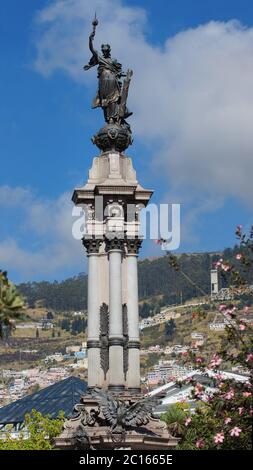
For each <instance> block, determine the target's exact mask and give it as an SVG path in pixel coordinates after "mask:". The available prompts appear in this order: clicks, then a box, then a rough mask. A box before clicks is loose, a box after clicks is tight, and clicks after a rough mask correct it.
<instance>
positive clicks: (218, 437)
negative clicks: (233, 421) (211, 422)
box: [214, 432, 224, 444]
mask: <svg viewBox="0 0 253 470" xmlns="http://www.w3.org/2000/svg"><path fill="white" fill-rule="evenodd" d="M223 441H224V432H218V433H217V434H216V435H215V436H214V442H215V444H219V443H221V444H222V442H223Z"/></svg>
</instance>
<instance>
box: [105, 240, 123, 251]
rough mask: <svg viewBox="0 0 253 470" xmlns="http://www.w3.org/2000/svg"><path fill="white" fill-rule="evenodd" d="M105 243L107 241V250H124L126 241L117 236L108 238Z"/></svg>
mask: <svg viewBox="0 0 253 470" xmlns="http://www.w3.org/2000/svg"><path fill="white" fill-rule="evenodd" d="M105 243H106V251H112V250H121V251H122V252H123V250H124V242H123V240H122V239H120V238H117V237H114V238H106V239H105Z"/></svg>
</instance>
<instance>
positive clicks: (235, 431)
mask: <svg viewBox="0 0 253 470" xmlns="http://www.w3.org/2000/svg"><path fill="white" fill-rule="evenodd" d="M241 432H242V430H241V429H240V428H238V427H237V426H235V427H234V428H233V429H231V431H230V433H229V434H230V436H235V437H238V436H239V435H240V433H241Z"/></svg>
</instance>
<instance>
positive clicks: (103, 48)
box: [101, 44, 111, 57]
mask: <svg viewBox="0 0 253 470" xmlns="http://www.w3.org/2000/svg"><path fill="white" fill-rule="evenodd" d="M101 51H102V54H103V56H104V57H111V46H110V44H102V46H101Z"/></svg>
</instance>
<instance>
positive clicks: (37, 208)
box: [0, 0, 253, 282]
mask: <svg viewBox="0 0 253 470" xmlns="http://www.w3.org/2000/svg"><path fill="white" fill-rule="evenodd" d="M112 5H113V7H115V10H114V9H112V8H111V6H112ZM95 7H96V10H97V14H98V16H99V19H100V18H101V23H100V24H99V28H100V29H99V31H98V37H97V38H96V42H97V45H99V43H100V42H101V40H104V41H106V42H111V44H112V49H113V51H114V52H115V55H116V56H117V58H118V59H119V60H121V61H122V63H123V65H124V66H125V67H126V66H132V67H133V69H134V73H135V74H134V77H133V85H132V87H133V88H132V90H131V91H130V101H131V109H132V110H133V111H134V116H133V118H132V120H131V124H132V128H133V133H134V137H135V141H134V145H133V146H132V147H131V149H129V151H128V154H129V155H130V156H131V157H132V158H133V162H134V166H135V168H136V170H137V174H138V179H139V181H140V182H141V184H142V185H143V186H146V187H151V188H152V189H154V190H155V195H154V199H153V202H175V203H177V202H180V203H181V207H182V242H181V246H180V250H179V251H194V252H195V251H205V250H210V251H214V250H220V249H222V248H224V247H225V246H229V245H231V244H233V243H234V241H235V238H234V228H235V226H236V225H237V224H238V223H242V224H243V225H244V226H245V227H246V228H247V227H248V226H249V225H250V224H251V222H252V196H253V194H252V183H251V175H252V170H253V165H252V160H253V159H252V154H253V152H252V150H253V148H252V147H253V138H252V137H251V134H252V131H251V129H250V120H251V122H252V118H253V116H252V109H253V91H252V78H253V76H252V75H253V62H252V57H253V50H252V49H253V32H252V31H253V30H252V27H253V10H252V2H251V1H250V0H241V1H240V2H238V1H232V0H226V1H225V0H223V1H222V0H219V1H218V0H212V1H209V0H205V2H203V1H202V0H194V1H190V0H177V1H176V0H175V1H174V0H173V1H172V0H170V1H165V0H164V1H162V0H157V1H152V0H148V1H145V2H144V1H137V0H126V1H120V0H104V1H103V2H101V0H94V1H89V0H83V1H82V0H65V1H60V0H36V2H35V1H33V0H24V1H22V2H21V1H20V0H8V1H7V0H6V1H2V2H1V3H0V36H1V37H0V48H1V62H0V73H1V91H0V93H1V97H0V98H1V101H0V103H1V105H0V121H1V126H0V142H1V151H0V152H1V172H0V213H1V226H0V266H1V268H2V269H7V270H8V271H9V275H10V276H11V277H12V278H13V279H14V280H15V281H17V282H20V281H23V280H39V279H49V280H53V279H63V278H65V277H67V276H69V275H75V274H77V273H78V272H80V271H82V270H85V266H86V264H85V263H86V262H85V257H84V252H83V249H82V248H81V246H80V242H77V241H74V240H72V237H71V230H70V229H71V223H70V218H69V214H70V211H71V203H70V202H69V200H70V195H71V192H72V190H73V188H74V187H75V186H78V185H80V184H83V183H84V182H85V180H86V177H87V172H88V169H89V167H90V166H91V162H92V157H94V156H96V153H97V152H96V149H95V147H94V146H93V145H92V143H91V141H90V137H91V136H92V135H93V134H94V133H95V132H96V130H97V129H98V127H100V126H101V125H102V122H103V120H102V114H101V112H100V110H96V111H93V110H91V108H90V106H91V100H92V98H93V95H94V93H95V89H96V73H95V70H93V71H90V72H89V73H86V74H85V72H83V71H82V65H83V64H84V63H86V62H87V61H88V60H89V51H88V48H87V36H88V32H89V30H90V19H92V16H93V13H94V8H95ZM106 7H108V8H106ZM112 11H114V15H112ZM115 12H116V13H115ZM232 20H237V22H232ZM121 30H122V35H121V33H119V31H120V32H121ZM108 36H110V37H108ZM79 45H80V48H79ZM151 110H152V112H151ZM159 254H160V252H159V250H158V248H157V247H156V246H155V245H154V244H153V243H150V242H147V243H146V244H145V246H144V248H143V250H142V254H141V256H143V257H144V256H149V255H152V256H154V255H159Z"/></svg>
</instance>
